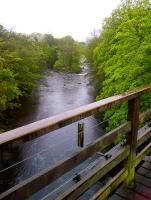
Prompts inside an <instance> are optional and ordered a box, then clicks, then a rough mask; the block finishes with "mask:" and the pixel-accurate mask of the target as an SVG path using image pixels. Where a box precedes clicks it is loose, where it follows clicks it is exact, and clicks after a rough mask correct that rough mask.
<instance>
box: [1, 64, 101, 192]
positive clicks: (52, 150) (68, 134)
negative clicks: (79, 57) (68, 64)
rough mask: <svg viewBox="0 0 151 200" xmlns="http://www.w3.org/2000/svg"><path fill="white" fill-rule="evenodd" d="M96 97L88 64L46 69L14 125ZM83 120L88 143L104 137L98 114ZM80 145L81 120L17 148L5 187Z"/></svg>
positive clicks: (5, 171)
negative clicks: (70, 70)
mask: <svg viewBox="0 0 151 200" xmlns="http://www.w3.org/2000/svg"><path fill="white" fill-rule="evenodd" d="M94 100H95V89H94V86H93V84H92V79H91V76H90V74H89V69H88V67H87V66H86V65H85V66H84V67H83V71H82V72H81V74H62V73H57V72H52V71H46V72H45V75H44V77H43V78H42V79H41V80H40V81H39V87H38V88H37V89H35V91H34V92H33V94H32V97H31V98H28V99H26V100H24V101H23V106H22V108H21V109H20V111H19V112H18V113H17V114H16V116H15V117H14V119H13V120H12V124H13V125H12V124H11V126H10V127H11V128H12V127H13V128H16V127H19V126H22V125H25V124H28V123H31V122H34V121H37V120H40V119H44V118H47V117H50V116H53V115H56V114H59V113H61V112H64V111H67V110H70V109H73V108H76V107H79V106H81V105H86V104H88V103H91V102H93V101H94ZM82 121H84V123H85V145H87V144H89V143H91V142H92V141H94V140H95V139H97V138H98V137H100V136H101V134H102V133H103V131H102V129H101V128H99V127H98V126H97V124H98V123H99V122H98V118H96V117H94V116H92V117H89V118H86V119H84V120H82ZM78 148H79V147H77V123H74V124H71V125H69V126H66V127H64V128H62V129H60V130H56V131H53V132H51V133H48V134H46V135H44V136H41V137H39V138H37V139H35V140H32V141H28V142H24V144H22V145H21V147H19V149H17V150H16V149H15V150H14V156H13V159H12V161H11V162H10V160H9V162H8V161H7V160H6V161H5V163H4V165H3V169H2V171H1V179H2V180H3V181H2V182H1V185H2V187H1V188H2V191H4V190H6V189H8V188H10V187H12V186H13V185H16V184H17V183H19V182H21V181H22V180H25V179H26V178H29V177H30V176H32V175H34V174H35V173H37V172H39V171H41V170H42V169H45V168H46V167H48V166H50V165H53V164H54V163H55V162H57V161H58V160H61V159H63V158H65V157H66V156H69V155H71V154H72V153H74V152H75V151H77V150H78ZM14 160H15V162H17V164H15V163H14ZM6 168H7V169H6Z"/></svg>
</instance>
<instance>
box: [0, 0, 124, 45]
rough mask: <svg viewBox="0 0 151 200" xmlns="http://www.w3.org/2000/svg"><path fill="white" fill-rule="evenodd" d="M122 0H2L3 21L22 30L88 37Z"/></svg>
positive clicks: (0, 9) (0, 7)
mask: <svg viewBox="0 0 151 200" xmlns="http://www.w3.org/2000/svg"><path fill="white" fill-rule="evenodd" d="M119 3H120V0H0V24H2V25H4V26H5V27H6V28H12V27H13V29H14V30H15V31H17V32H22V33H32V32H40V33H51V34H53V35H54V36H55V37H62V36H65V35H71V36H73V38H74V39H76V40H78V41H85V40H86V38H87V37H88V36H89V35H90V33H91V32H92V31H93V29H101V25H102V21H103V19H104V18H105V17H107V16H109V15H110V14H111V12H112V10H113V9H115V8H116V7H117V6H118V5H119Z"/></svg>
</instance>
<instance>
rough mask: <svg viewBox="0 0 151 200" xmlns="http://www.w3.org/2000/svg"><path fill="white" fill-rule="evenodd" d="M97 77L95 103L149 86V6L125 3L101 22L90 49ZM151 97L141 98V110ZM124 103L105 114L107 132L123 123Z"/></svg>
mask: <svg viewBox="0 0 151 200" xmlns="http://www.w3.org/2000/svg"><path fill="white" fill-rule="evenodd" d="M93 64H94V68H95V71H96V74H97V77H99V93H100V94H99V95H98V97H97V100H99V99H102V98H106V97H109V96H112V95H116V94H119V93H123V92H125V91H128V90H132V89H134V88H136V87H139V86H142V85H146V84H148V83H151V4H150V2H149V0H126V1H122V3H121V5H120V6H119V7H118V8H117V9H116V10H114V12H113V13H112V15H111V17H109V18H107V19H105V20H104V23H103V29H102V31H101V34H100V38H99V43H98V45H97V47H96V48H95V50H94V63H93ZM150 102H151V95H150V94H149V95H145V96H143V98H142V110H145V109H147V108H148V107H150ZM126 107H127V105H126V104H122V105H120V106H118V107H116V108H114V109H111V110H109V111H107V112H106V113H105V118H106V119H108V118H111V119H109V128H108V129H109V130H110V129H113V128H115V127H116V126H118V125H119V124H120V123H121V122H123V121H125V120H126V116H127V112H126Z"/></svg>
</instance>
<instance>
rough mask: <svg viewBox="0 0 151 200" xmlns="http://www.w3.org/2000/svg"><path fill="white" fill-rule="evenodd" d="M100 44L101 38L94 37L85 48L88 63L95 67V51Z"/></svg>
mask: <svg viewBox="0 0 151 200" xmlns="http://www.w3.org/2000/svg"><path fill="white" fill-rule="evenodd" d="M98 43H99V37H98V36H97V35H94V36H92V38H91V39H89V40H88V41H87V43H86V48H85V57H86V60H87V62H88V63H90V64H91V66H93V63H94V56H93V54H94V50H95V48H96V47H97V45H98Z"/></svg>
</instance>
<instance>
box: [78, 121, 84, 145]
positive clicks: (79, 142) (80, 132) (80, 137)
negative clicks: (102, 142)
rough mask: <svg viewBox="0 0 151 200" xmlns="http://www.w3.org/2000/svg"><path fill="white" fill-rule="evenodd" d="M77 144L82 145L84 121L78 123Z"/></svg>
mask: <svg viewBox="0 0 151 200" xmlns="http://www.w3.org/2000/svg"><path fill="white" fill-rule="evenodd" d="M78 146H79V147H84V123H83V122H81V123H78Z"/></svg>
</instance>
